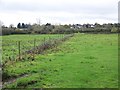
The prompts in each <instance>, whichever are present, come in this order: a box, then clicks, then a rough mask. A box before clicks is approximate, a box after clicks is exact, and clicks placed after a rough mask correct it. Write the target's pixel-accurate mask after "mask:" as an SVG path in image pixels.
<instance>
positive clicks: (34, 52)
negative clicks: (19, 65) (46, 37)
mask: <svg viewBox="0 0 120 90" xmlns="http://www.w3.org/2000/svg"><path fill="white" fill-rule="evenodd" d="M35 46H36V39H34V51H33V59H35Z"/></svg>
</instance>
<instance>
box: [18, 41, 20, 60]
mask: <svg viewBox="0 0 120 90" xmlns="http://www.w3.org/2000/svg"><path fill="white" fill-rule="evenodd" d="M18 53H19V60H20V41H18Z"/></svg>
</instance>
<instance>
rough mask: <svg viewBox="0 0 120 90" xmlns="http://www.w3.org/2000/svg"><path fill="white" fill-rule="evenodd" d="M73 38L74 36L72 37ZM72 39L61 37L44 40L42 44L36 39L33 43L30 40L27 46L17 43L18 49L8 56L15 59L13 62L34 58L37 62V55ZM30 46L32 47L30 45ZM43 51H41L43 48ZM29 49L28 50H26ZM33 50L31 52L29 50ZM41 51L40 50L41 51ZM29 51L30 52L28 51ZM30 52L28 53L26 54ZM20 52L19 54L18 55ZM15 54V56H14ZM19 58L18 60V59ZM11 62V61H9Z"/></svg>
mask: <svg viewBox="0 0 120 90" xmlns="http://www.w3.org/2000/svg"><path fill="white" fill-rule="evenodd" d="M71 36H72V35H71ZM68 37H70V35H59V36H57V38H56V37H55V38H54V37H53V38H52V37H48V38H45V37H44V38H43V39H42V42H41V40H40V41H39V40H37V39H34V40H33V42H32V41H31V40H30V41H28V42H29V43H27V44H25V43H24V42H23V41H17V45H18V46H17V47H18V49H17V48H16V49H14V50H11V51H12V54H13V55H9V54H8V55H7V56H8V57H11V56H12V57H14V58H12V59H13V60H15V61H17V60H22V59H23V58H24V59H25V60H27V59H30V58H32V60H35V54H39V53H40V52H42V51H43V50H46V49H48V48H52V47H55V48H56V46H57V43H58V42H59V41H60V40H61V41H64V39H66V38H68ZM38 42H39V43H41V44H39V43H38ZM29 44H30V45H29ZM40 47H41V48H42V49H41V48H40ZM26 48H27V49H26ZM29 49H31V50H29ZM39 49H40V50H39ZM28 50H29V51H28ZM26 51H28V52H26ZM17 52H18V54H16V53H17ZM14 53H15V54H14ZM17 56H18V58H17ZM8 61H9V59H8Z"/></svg>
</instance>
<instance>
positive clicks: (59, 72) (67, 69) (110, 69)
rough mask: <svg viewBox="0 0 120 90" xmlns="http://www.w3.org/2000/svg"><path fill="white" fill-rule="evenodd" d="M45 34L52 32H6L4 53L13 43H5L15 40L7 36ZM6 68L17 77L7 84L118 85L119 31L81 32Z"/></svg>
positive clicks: (30, 37)
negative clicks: (104, 32)
mask: <svg viewBox="0 0 120 90" xmlns="http://www.w3.org/2000/svg"><path fill="white" fill-rule="evenodd" d="M61 36H62V35H60V36H58V35H49V37H51V38H53V37H54V38H57V37H61ZM43 37H48V36H45V35H42V36H41V35H36V36H29V35H28V36H27V35H25V36H24V37H23V35H10V36H3V37H2V38H3V45H2V46H3V49H5V50H6V51H4V53H3V54H2V56H3V57H5V54H8V53H9V51H10V50H9V49H11V47H13V46H12V45H8V46H5V44H12V43H8V42H4V41H5V40H8V41H9V40H10V41H18V40H19V39H20V40H22V41H25V40H33V38H36V39H39V40H42V39H43ZM31 43H32V41H31ZM39 43H40V42H37V45H38V44H39ZM32 45H33V44H32ZM28 46H29V45H28ZM31 47H32V46H31ZM14 48H17V47H14ZM28 49H29V48H28ZM7 50H8V51H7ZM16 52H17V51H16ZM8 55H10V54H8ZM4 72H6V73H7V75H8V76H9V77H11V78H13V79H11V80H9V81H8V82H5V83H4V88H118V35H117V34H82V33H77V34H75V35H74V36H73V37H70V38H69V39H68V40H66V41H65V42H62V43H61V44H59V45H58V46H57V47H55V48H52V49H48V50H46V51H45V52H44V54H36V55H35V60H28V59H25V60H22V61H17V62H15V63H10V64H9V65H8V66H6V67H5V69H4ZM14 78H15V79H14Z"/></svg>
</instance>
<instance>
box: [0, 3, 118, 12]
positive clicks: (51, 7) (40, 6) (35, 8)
mask: <svg viewBox="0 0 120 90" xmlns="http://www.w3.org/2000/svg"><path fill="white" fill-rule="evenodd" d="M0 11H30V12H51V11H52V12H58V11H59V12H69V13H87V14H91V13H94V14H111V13H116V12H117V10H116V7H114V6H112V5H106V7H103V6H102V5H99V6H94V5H92V3H91V4H89V5H82V4H81V3H76V4H75V3H73V4H71V3H70V4H69V3H68V4H48V3H47V4H45V3H29V2H28V3H23V2H22V3H7V4H6V3H5V4H1V5H0Z"/></svg>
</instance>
